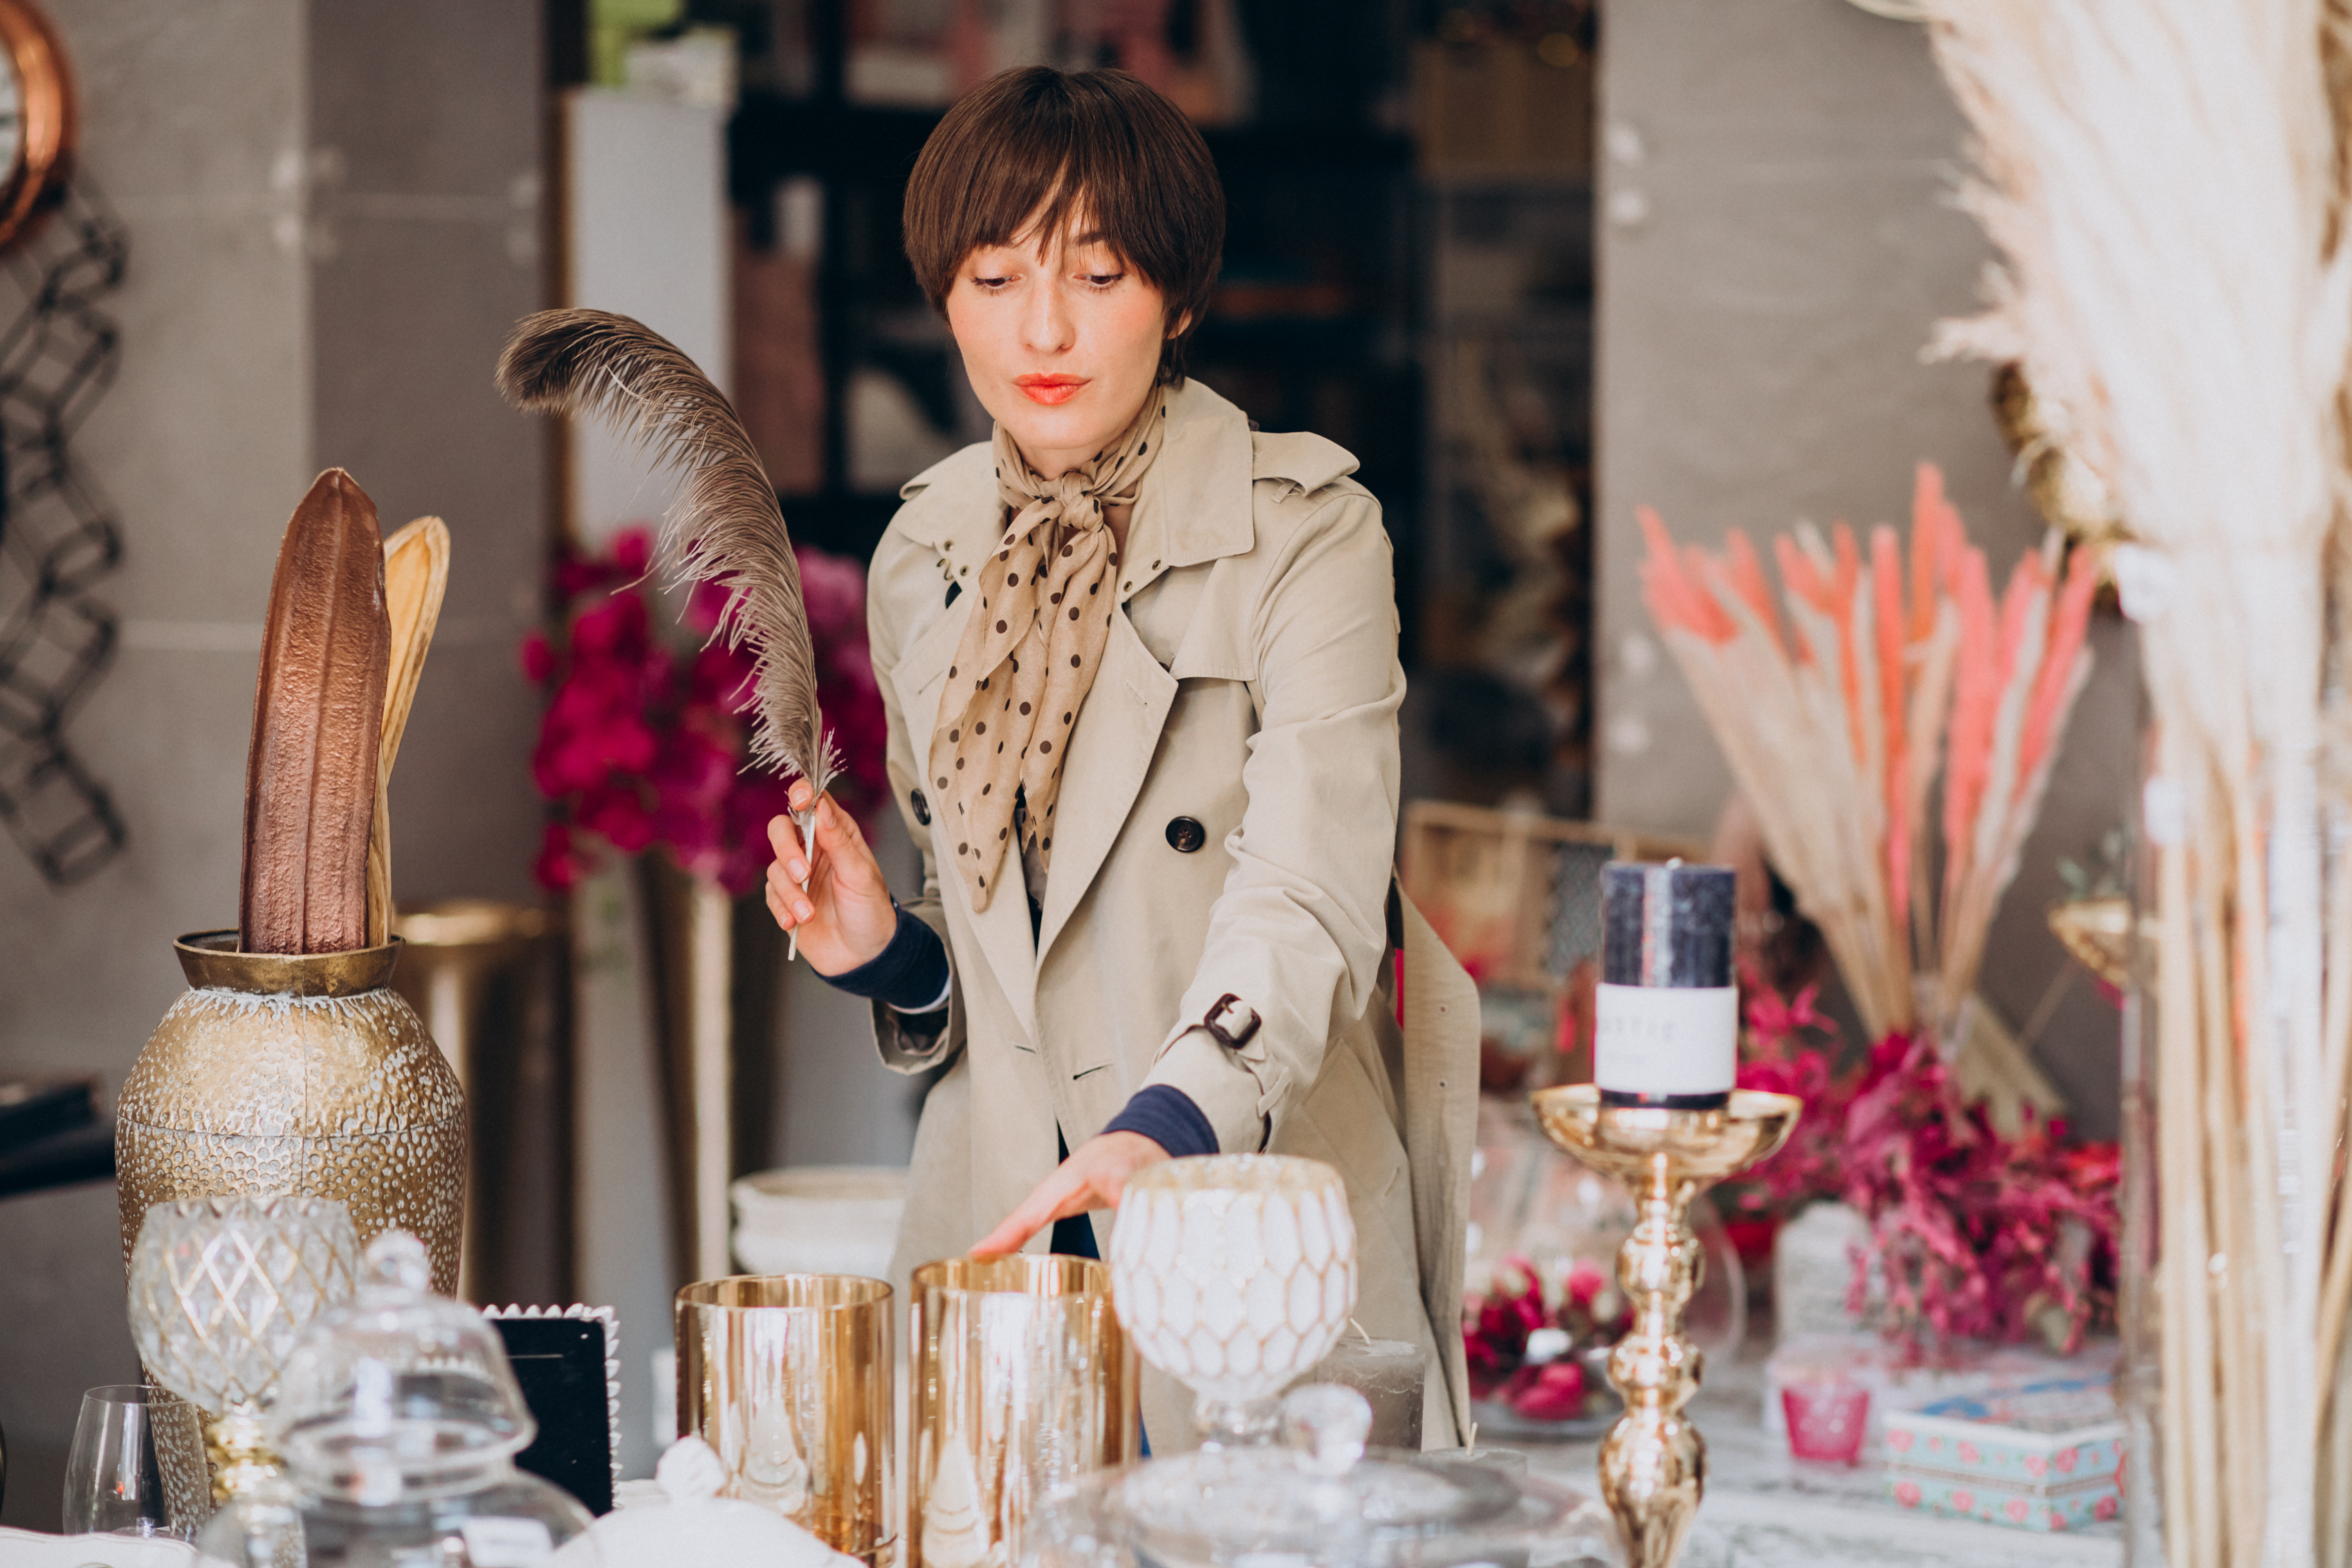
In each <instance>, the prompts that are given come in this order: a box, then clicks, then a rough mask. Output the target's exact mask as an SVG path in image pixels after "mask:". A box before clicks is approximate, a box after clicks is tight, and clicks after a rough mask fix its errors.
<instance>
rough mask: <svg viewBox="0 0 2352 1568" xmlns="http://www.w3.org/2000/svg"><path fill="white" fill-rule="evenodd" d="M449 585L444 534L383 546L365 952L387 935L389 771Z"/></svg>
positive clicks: (406, 531)
mask: <svg viewBox="0 0 2352 1568" xmlns="http://www.w3.org/2000/svg"><path fill="white" fill-rule="evenodd" d="M448 586H449V528H448V525H447V524H446V523H444V522H443V521H442V520H441V519H440V518H438V517H419V518H417V519H416V520H415V522H413V523H411V524H409V525H408V526H407V527H406V528H403V529H401V530H400V531H399V532H398V533H396V534H394V535H393V536H392V538H389V539H387V540H385V541H384V546H383V598H384V606H385V609H386V610H387V611H388V612H389V613H390V616H391V621H392V669H391V673H390V674H389V675H388V676H387V677H386V679H385V681H384V687H383V737H382V739H380V740H379V741H378V742H377V744H376V770H375V821H374V823H373V826H372V827H371V828H370V830H369V832H368V946H371V947H373V946H378V945H379V944H381V943H383V942H384V941H386V940H388V939H389V938H390V936H391V934H392V764H393V760H394V758H397V757H398V756H399V755H400V738H401V737H402V736H403V735H404V733H406V731H407V729H408V709H409V706H410V705H411V704H413V703H414V702H415V700H416V682H417V678H418V677H419V676H421V675H423V674H425V651H426V650H427V649H428V648H430V647H431V646H432V644H433V628H434V626H435V624H436V622H439V620H440V619H441V594H442V591H444V590H445V589H446V588H447V587H448Z"/></svg>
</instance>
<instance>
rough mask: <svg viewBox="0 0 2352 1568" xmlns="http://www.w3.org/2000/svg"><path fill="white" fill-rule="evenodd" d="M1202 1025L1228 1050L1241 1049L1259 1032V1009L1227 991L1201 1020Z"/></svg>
mask: <svg viewBox="0 0 2352 1568" xmlns="http://www.w3.org/2000/svg"><path fill="white" fill-rule="evenodd" d="M1201 1027H1202V1029H1204V1030H1208V1031H1209V1033H1210V1034H1211V1035H1213V1036H1214V1037H1215V1039H1216V1041H1217V1043H1218V1044H1219V1045H1222V1046H1223V1047H1224V1048H1225V1049H1226V1050H1227V1051H1239V1050H1240V1049H1241V1048H1242V1047H1243V1046H1244V1045H1247V1044H1248V1043H1249V1042H1250V1041H1251V1040H1253V1039H1254V1038H1255V1036H1256V1034H1257V1029H1258V1016H1257V1009H1255V1008H1253V1007H1251V1006H1250V1005H1249V1004H1248V1003H1246V1002H1244V1001H1243V1000H1242V999H1241V998H1239V997H1237V996H1235V995H1234V993H1233V992H1231V991H1227V992H1226V993H1225V994H1224V995H1223V996H1222V997H1219V998H1217V1001H1216V1005H1215V1006H1213V1007H1212V1008H1211V1009H1209V1012H1208V1016H1207V1017H1205V1018H1203V1019H1202V1020H1201Z"/></svg>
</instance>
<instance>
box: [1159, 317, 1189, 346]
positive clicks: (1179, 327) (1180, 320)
mask: <svg viewBox="0 0 2352 1568" xmlns="http://www.w3.org/2000/svg"><path fill="white" fill-rule="evenodd" d="M1191 326H1192V312H1191V311H1190V310H1187V311H1185V312H1184V313H1183V314H1181V315H1180V316H1178V317H1177V318H1176V319H1174V320H1172V321H1171V322H1169V323H1168V330H1167V331H1166V332H1164V333H1162V334H1160V335H1161V336H1162V337H1165V338H1170V339H1175V338H1181V337H1182V336H1183V335H1184V333H1185V330H1186V329H1188V328H1190V327H1191Z"/></svg>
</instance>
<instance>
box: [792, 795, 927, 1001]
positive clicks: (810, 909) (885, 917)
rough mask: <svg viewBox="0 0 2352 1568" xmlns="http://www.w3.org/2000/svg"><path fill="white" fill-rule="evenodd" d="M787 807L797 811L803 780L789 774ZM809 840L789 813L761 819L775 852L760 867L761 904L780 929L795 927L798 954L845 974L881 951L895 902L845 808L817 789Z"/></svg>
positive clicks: (824, 970)
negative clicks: (764, 877)
mask: <svg viewBox="0 0 2352 1568" xmlns="http://www.w3.org/2000/svg"><path fill="white" fill-rule="evenodd" d="M792 802H793V810H795V811H805V810H808V803H809V784H808V780H807V779H799V780H797V781H795V782H794V783H793V793H792ZM809 839H810V842H809V843H807V844H803V843H802V842H801V833H800V827H799V824H797V823H795V822H794V821H793V820H792V819H791V818H790V817H777V818H775V819H774V820H772V821H770V822H769V823H768V842H769V843H770V844H771V845H772V846H773V847H774V849H775V852H776V858H775V861H774V862H773V863H772V864H771V865H770V866H769V867H768V912H769V913H770V914H772V915H774V916H775V917H776V924H777V925H781V926H782V927H783V928H784V929H785V930H786V931H797V932H798V933H799V934H800V948H801V956H802V957H803V958H806V959H807V960H808V961H809V967H811V968H813V969H814V970H815V971H816V972H817V973H818V974H820V975H845V974H847V973H848V972H849V971H850V970H852V969H855V968H856V967H858V966H859V965H860V964H868V963H871V962H873V961H874V960H875V959H876V958H878V957H880V956H882V949H883V948H885V947H887V946H889V945H890V938H891V936H892V935H893V934H895V933H896V932H897V931H898V905H896V904H892V903H891V902H890V887H889V884H888V883H887V882H885V881H884V880H883V877H882V868H881V867H880V866H879V865H877V863H875V860H874V852H873V851H872V850H870V849H868V848H867V847H866V835H865V834H864V833H861V832H859V831H857V824H856V822H855V821H851V820H850V816H849V813H848V812H846V811H845V810H842V809H841V808H840V807H838V806H836V805H835V804H834V803H833V797H832V796H830V795H827V796H825V797H824V799H822V800H818V801H817V805H816V817H815V819H814V821H812V822H811V823H810V831H809Z"/></svg>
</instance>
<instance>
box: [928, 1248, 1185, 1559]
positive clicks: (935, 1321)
mask: <svg viewBox="0 0 2352 1568" xmlns="http://www.w3.org/2000/svg"><path fill="white" fill-rule="evenodd" d="M908 1321H909V1323H910V1325H911V1326H910V1329H909V1332H908V1353H907V1354H908V1370H909V1372H910V1374H911V1375H912V1377H913V1380H914V1386H913V1389H912V1399H911V1404H912V1410H913V1420H914V1441H913V1444H912V1452H911V1454H910V1456H909V1458H908V1465H909V1466H910V1467H911V1468H912V1469H913V1472H914V1473H913V1477H912V1484H911V1485H909V1487H908V1491H907V1552H906V1559H907V1568H979V1565H980V1564H982V1563H989V1564H992V1565H993V1564H997V1563H1018V1562H1020V1561H1021V1558H1022V1539H1021V1538H1022V1532H1023V1529H1024V1526H1025V1525H1026V1523H1027V1522H1028V1517H1029V1511H1030V1509H1031V1508H1032V1507H1034V1505H1035V1504H1037V1503H1038V1502H1040V1501H1042V1500H1044V1499H1045V1496H1046V1495H1047V1494H1048V1493H1049V1492H1051V1491H1052V1490H1054V1489H1055V1488H1056V1487H1059V1486H1062V1485H1064V1484H1066V1483H1067V1482H1070V1481H1074V1480H1076V1479H1078V1478H1079V1477H1080V1476H1083V1475H1085V1474H1087V1472H1089V1471H1091V1470H1098V1469H1107V1468H1108V1467H1111V1466H1116V1465H1123V1464H1126V1463H1128V1462H1129V1461H1130V1460H1132V1459H1134V1458H1136V1456H1137V1451H1138V1448H1139V1442H1140V1436H1141V1431H1142V1428H1141V1427H1140V1425H1139V1420H1138V1406H1137V1400H1138V1397H1139V1394H1138V1382H1137V1367H1136V1357H1135V1348H1134V1346H1133V1345H1132V1344H1131V1343H1129V1340H1128V1337H1127V1334H1126V1332H1125V1331H1124V1330H1123V1329H1122V1328H1121V1327H1120V1326H1119V1321H1118V1313H1117V1312H1113V1311H1112V1310H1111V1294H1110V1267H1109V1265H1108V1264H1106V1263H1097V1262H1095V1261H1093V1260H1089V1259H1085V1258H1064V1257H1038V1256H1034V1255H1022V1256H1016V1257H1011V1258H952V1259H949V1260H946V1261H944V1262H940V1263H927V1264H925V1265H924V1266H923V1267H921V1268H919V1269H918V1270H915V1276H914V1281H913V1288H912V1291H911V1292H910V1300H909V1301H908Z"/></svg>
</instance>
